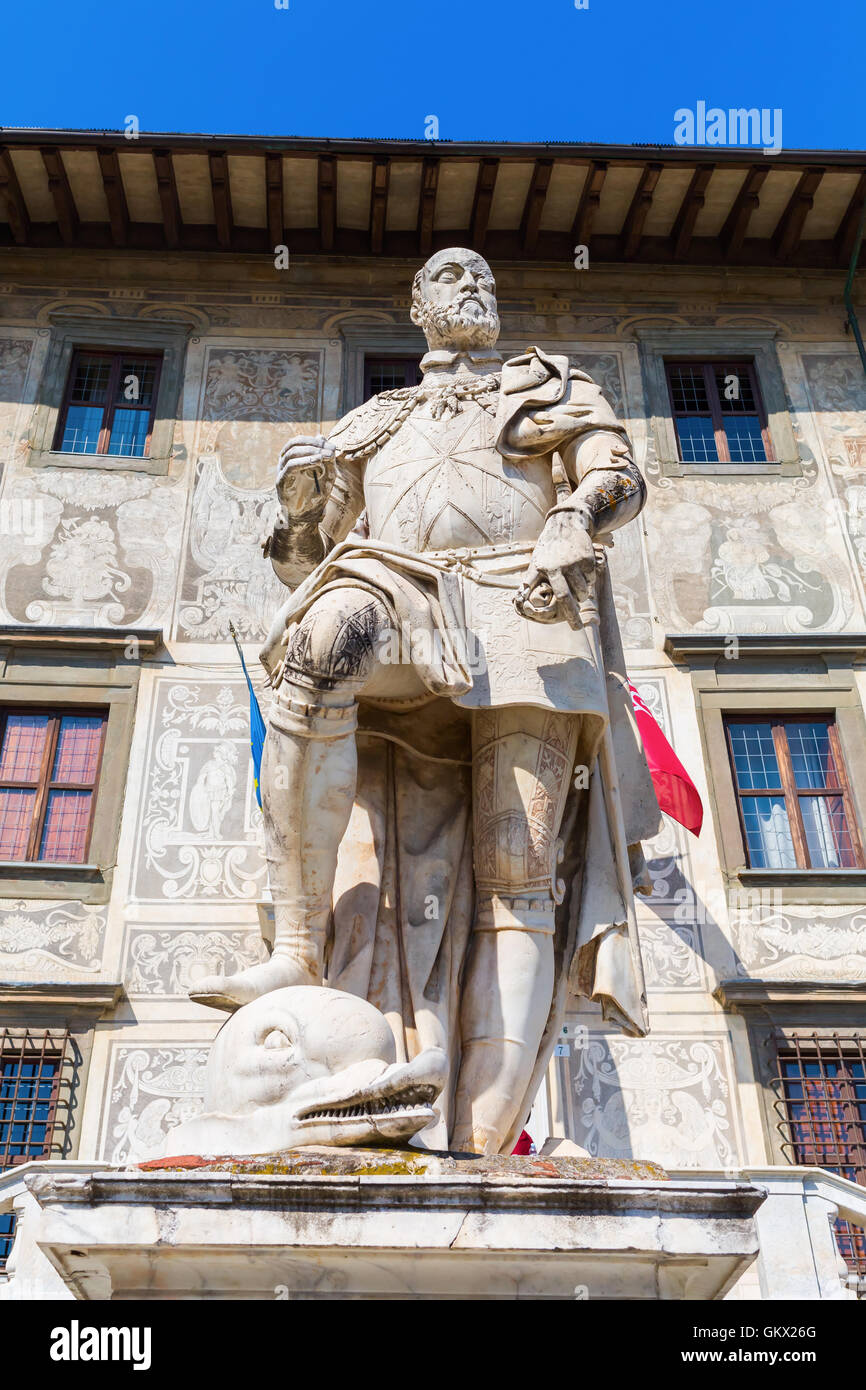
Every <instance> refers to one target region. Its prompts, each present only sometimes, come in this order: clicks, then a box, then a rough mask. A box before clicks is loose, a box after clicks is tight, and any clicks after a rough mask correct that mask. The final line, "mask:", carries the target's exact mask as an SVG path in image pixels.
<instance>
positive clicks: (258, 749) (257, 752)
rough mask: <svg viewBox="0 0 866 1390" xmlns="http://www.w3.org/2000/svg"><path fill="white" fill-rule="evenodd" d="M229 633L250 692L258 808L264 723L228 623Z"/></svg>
mask: <svg viewBox="0 0 866 1390" xmlns="http://www.w3.org/2000/svg"><path fill="white" fill-rule="evenodd" d="M229 632H230V633H231V635H232V638H233V640H234V644H235V647H236V648H237V653H238V656H239V657H240V659H241V666H242V667H243V668H244V675H245V676H246V678H247V689H248V690H249V692H250V752H251V753H252V755H253V782H254V784H255V788H256V801H257V802H258V803H259V807H261V804H262V793H261V790H260V788H259V783H260V781H261V776H262V749H263V748H264V746H265V733H266V732H267V730H266V729H265V721H264V719H262V712H261V710H260V709H259V702H258V700H257V699H256V692H255V691H254V690H253V683H252V681H251V680H250V673H249V671H248V670H247V663H246V662H245V661H244V654H243V652H242V651H241V644H240V642H239V641H238V635H237V633H236V632H235V626H234V623H229Z"/></svg>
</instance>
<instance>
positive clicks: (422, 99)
mask: <svg viewBox="0 0 866 1390" xmlns="http://www.w3.org/2000/svg"><path fill="white" fill-rule="evenodd" d="M281 2H282V3H285V0H281ZM2 32H3V49H4V57H3V76H2V86H0V124H2V125H5V126H16V125H29V126H50V127H61V128H100V129H101V128H122V126H123V122H124V119H125V117H126V116H128V115H136V116H138V119H139V121H140V126H141V130H142V131H148V130H154V131H204V132H215V133H223V134H225V133H239V134H243V133H247V134H273V135H320V136H325V135H329V136H395V137H404V138H418V139H420V138H421V137H423V135H424V123H425V118H426V117H428V116H430V115H435V116H437V117H438V120H439V133H440V136H441V137H442V138H443V139H451V140H472V139H476V140H588V141H593V142H601V143H638V142H656V141H658V142H663V143H671V142H672V140H673V126H674V111H675V110H676V109H677V108H678V107H692V108H694V107H695V105H696V103H697V102H698V101H700V100H702V101H705V102H706V104H707V106H708V107H709V106H718V107H722V108H725V109H728V108H731V107H740V106H746V107H752V106H756V107H759V108H771V109H772V108H777V107H778V108H781V110H782V113H783V129H784V134H783V145H784V147H785V148H787V149H795V148H819V149H820V148H848V149H864V148H866V102H864V96H863V64H864V57H863V55H864V52H866V4H864V2H863V0H716V2H715V3H713V0H655V3H650V0H589V8H588V9H583V10H578V9H576V8H575V3H574V0H532V2H531V3H526V2H524V3H518V0H478V2H477V3H468V2H467V3H463V4H461V3H459V0H420V2H419V0H401V3H397V2H396V0H288V8H287V9H277V8H276V6H275V0H143V3H139V4H135V5H133V4H131V3H129V0H113V3H108V2H107V0H62V2H61V0H30V3H27V0H7V3H6V6H5V7H4V14H3V21H2Z"/></svg>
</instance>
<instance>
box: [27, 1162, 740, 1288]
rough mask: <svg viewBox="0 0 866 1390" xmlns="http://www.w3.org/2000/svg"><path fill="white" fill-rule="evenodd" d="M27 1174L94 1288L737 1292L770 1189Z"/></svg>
mask: <svg viewBox="0 0 866 1390" xmlns="http://www.w3.org/2000/svg"><path fill="white" fill-rule="evenodd" d="M170 1165H173V1166H170ZM577 1172H580V1174H581V1176H575V1175H574V1174H575V1173H577ZM27 1186H28V1188H29V1195H30V1198H31V1200H32V1207H31V1210H30V1211H29V1212H28V1225H30V1239H31V1240H33V1241H35V1242H36V1243H38V1247H39V1249H40V1250H41V1251H42V1252H44V1254H45V1255H46V1256H47V1257H48V1260H50V1262H51V1265H52V1266H53V1267H54V1269H55V1270H56V1271H57V1272H58V1274H59V1276H60V1279H61V1280H62V1281H63V1283H62V1285H60V1284H59V1283H58V1293H57V1294H55V1295H54V1296H56V1297H64V1296H66V1297H68V1296H69V1292H71V1293H72V1295H73V1297H75V1298H79V1299H105V1298H120V1299H129V1298H136V1299H138V1298H156V1299H177V1298H232V1299H237V1298H254V1299H365V1298H376V1299H514V1298H532V1299H549V1298H552V1299H571V1300H573V1299H659V1298H661V1299H683V1298H687V1299H714V1298H721V1297H723V1296H724V1294H725V1293H726V1292H727V1290H728V1289H729V1288H730V1287H731V1286H732V1284H733V1283H734V1282H735V1280H736V1279H737V1278H738V1277H739V1275H740V1274H741V1273H742V1272H743V1270H745V1269H746V1268H747V1267H748V1265H749V1264H751V1262H752V1260H753V1259H754V1258H755V1256H756V1255H757V1251H758V1240H757V1235H756V1230H755V1222H754V1213H755V1211H756V1209H757V1208H758V1207H759V1206H760V1203H761V1202H762V1200H763V1193H762V1192H760V1191H759V1190H758V1189H757V1188H754V1187H752V1186H751V1185H750V1184H749V1183H745V1182H730V1181H718V1180H715V1181H713V1180H707V1179H705V1178H703V1177H701V1176H700V1175H697V1174H696V1175H695V1177H694V1178H693V1179H692V1178H689V1179H682V1178H677V1179H669V1178H667V1177H666V1176H665V1175H664V1174H663V1173H662V1171H661V1170H660V1169H658V1168H657V1167H656V1165H650V1164H632V1163H625V1162H622V1161H617V1160H605V1159H598V1160H595V1159H589V1160H586V1159H574V1158H569V1159H558V1160H557V1159H554V1160H549V1159H538V1158H528V1159H527V1158H524V1159H508V1158H505V1159H502V1158H501V1159H483V1160H477V1159H473V1158H471V1157H460V1156H456V1157H455V1156H450V1155H429V1154H421V1153H414V1152H412V1151H407V1150H382V1149H379V1150H342V1151H340V1152H335V1151H333V1150H326V1151H323V1150H318V1151H313V1150H306V1151H295V1152H293V1153H291V1154H285V1155H274V1156H273V1158H272V1159H267V1158H266V1159H255V1160H246V1161H242V1162H238V1161H236V1160H231V1159H225V1160H217V1161H211V1162H209V1163H203V1162H202V1160H200V1159H193V1160H184V1159H179V1160H178V1159H174V1160H167V1161H165V1162H164V1163H162V1164H161V1166H153V1165H151V1166H150V1167H148V1168H144V1169H141V1168H139V1169H130V1170H116V1169H115V1170H102V1171H92V1172H89V1173H86V1172H85V1173H83V1172H82V1171H81V1169H80V1167H79V1168H78V1169H77V1171H69V1172H64V1171H62V1170H61V1171H58V1169H57V1168H55V1169H54V1170H53V1171H51V1172H41V1173H33V1175H32V1176H29V1177H28V1180H27ZM31 1223H32V1224H31ZM67 1291H69V1292H67ZM48 1296H51V1295H48Z"/></svg>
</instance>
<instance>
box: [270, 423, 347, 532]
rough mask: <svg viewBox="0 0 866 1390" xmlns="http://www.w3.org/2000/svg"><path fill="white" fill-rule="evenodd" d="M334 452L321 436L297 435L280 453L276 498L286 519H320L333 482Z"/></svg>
mask: <svg viewBox="0 0 866 1390" xmlns="http://www.w3.org/2000/svg"><path fill="white" fill-rule="evenodd" d="M335 455H336V450H335V448H334V445H333V444H329V443H328V441H327V439H326V438H325V436H324V435H323V434H314V435H297V436H296V437H295V438H294V439H290V440H289V442H288V444H287V445H286V446H285V448H284V449H283V450H282V452H281V453H280V457H279V462H278V464H277V484H276V486H277V497H278V498H279V500H280V502H281V503H282V505H283V507H284V508H285V510H286V512H287V514H288V515H289V516H290V517H296V518H299V517H307V516H321V514H322V512H324V510H325V503H326V502H327V500H328V494H329V492H330V491H331V487H332V485H333V482H334V458H335Z"/></svg>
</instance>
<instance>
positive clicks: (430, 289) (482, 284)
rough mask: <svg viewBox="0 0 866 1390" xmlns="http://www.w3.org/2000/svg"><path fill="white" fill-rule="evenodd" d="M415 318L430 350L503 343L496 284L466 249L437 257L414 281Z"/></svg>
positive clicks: (482, 262) (469, 348) (481, 260)
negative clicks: (500, 341) (499, 341)
mask: <svg viewBox="0 0 866 1390" xmlns="http://www.w3.org/2000/svg"><path fill="white" fill-rule="evenodd" d="M411 317H412V322H413V323H417V324H418V327H419V328H420V329H421V330H422V332H423V333H424V336H425V338H426V339H427V344H428V346H429V347H430V348H450V349H451V350H456V351H460V352H470V351H474V350H475V349H477V348H486V347H492V346H493V344H494V343H495V342H496V340H497V338H498V337H499V315H498V314H497V312H496V281H495V280H494V278H493V272H492V271H491V269H490V266H489V265H488V264H487V262H486V261H485V259H484V257H483V256H479V255H478V252H477V251H467V249H466V248H465V247H464V246H452V247H449V249H448V250H447V251H437V252H436V255H435V256H431V257H430V259H429V261H428V262H427V264H426V265H424V266H422V267H421V269H420V270H419V271H418V274H417V275H416V276H415V280H414V283H413V285H412V315H411Z"/></svg>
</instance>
